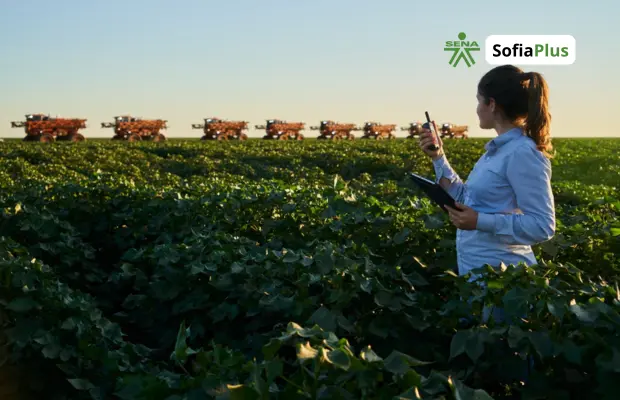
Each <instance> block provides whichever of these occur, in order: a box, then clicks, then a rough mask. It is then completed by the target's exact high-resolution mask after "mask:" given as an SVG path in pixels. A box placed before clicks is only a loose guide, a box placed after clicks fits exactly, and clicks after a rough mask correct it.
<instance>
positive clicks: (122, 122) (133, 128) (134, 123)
mask: <svg viewBox="0 0 620 400" xmlns="http://www.w3.org/2000/svg"><path fill="white" fill-rule="evenodd" d="M167 122H168V121H167V120H163V119H142V118H137V117H133V116H131V115H121V116H118V117H114V122H102V123H101V127H102V128H114V133H115V135H114V137H112V140H127V141H129V142H136V141H139V140H152V141H154V142H161V141H164V140H166V137H165V136H164V135H163V134H161V133H159V131H160V130H162V129H167V128H168V126H167V124H166V123H167Z"/></svg>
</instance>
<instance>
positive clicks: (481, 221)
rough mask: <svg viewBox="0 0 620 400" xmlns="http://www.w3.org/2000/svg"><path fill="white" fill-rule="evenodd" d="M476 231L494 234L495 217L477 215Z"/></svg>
mask: <svg viewBox="0 0 620 400" xmlns="http://www.w3.org/2000/svg"><path fill="white" fill-rule="evenodd" d="M476 229H477V230H479V231H483V232H489V233H495V216H494V215H493V214H486V213H478V222H477V223H476Z"/></svg>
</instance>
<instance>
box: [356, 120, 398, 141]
mask: <svg viewBox="0 0 620 400" xmlns="http://www.w3.org/2000/svg"><path fill="white" fill-rule="evenodd" d="M395 129H396V125H395V124H389V125H383V124H380V123H378V122H366V123H365V124H364V128H363V130H364V136H362V139H376V140H386V139H396V135H394V133H392V132H394V130H395Z"/></svg>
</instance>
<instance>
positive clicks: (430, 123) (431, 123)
mask: <svg viewBox="0 0 620 400" xmlns="http://www.w3.org/2000/svg"><path fill="white" fill-rule="evenodd" d="M424 113H425V114H426V121H427V122H428V129H430V131H431V133H432V134H433V143H432V144H431V145H429V146H428V147H427V148H428V149H429V150H439V135H438V133H437V126H436V125H435V121H431V117H430V116H429V115H428V111H424Z"/></svg>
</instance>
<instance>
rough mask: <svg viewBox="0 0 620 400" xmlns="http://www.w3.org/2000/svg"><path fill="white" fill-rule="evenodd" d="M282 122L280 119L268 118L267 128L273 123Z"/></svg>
mask: <svg viewBox="0 0 620 400" xmlns="http://www.w3.org/2000/svg"><path fill="white" fill-rule="evenodd" d="M280 123H282V121H280V120H279V119H268V120H267V125H266V128H267V129H269V128H271V126H272V125H273V124H280Z"/></svg>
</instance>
